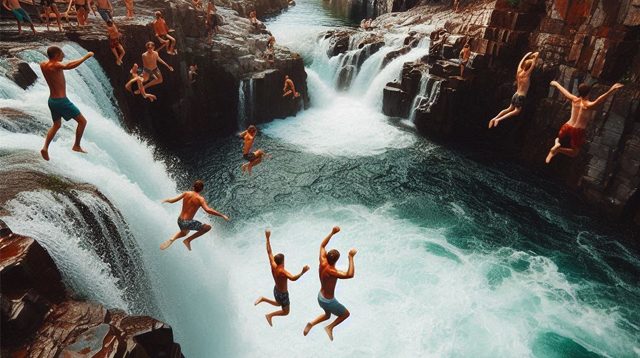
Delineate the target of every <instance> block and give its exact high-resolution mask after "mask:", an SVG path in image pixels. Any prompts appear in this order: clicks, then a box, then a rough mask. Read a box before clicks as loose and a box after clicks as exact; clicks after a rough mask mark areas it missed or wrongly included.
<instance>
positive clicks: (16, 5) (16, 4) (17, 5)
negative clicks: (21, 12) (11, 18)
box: [7, 0, 20, 10]
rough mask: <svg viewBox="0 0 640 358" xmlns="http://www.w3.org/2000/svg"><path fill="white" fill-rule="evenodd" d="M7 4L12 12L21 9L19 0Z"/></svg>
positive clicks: (9, 0)
mask: <svg viewBox="0 0 640 358" xmlns="http://www.w3.org/2000/svg"><path fill="white" fill-rule="evenodd" d="M7 2H8V3H9V7H10V8H11V10H15V9H19V8H20V2H19V1H18V0H8V1H7Z"/></svg>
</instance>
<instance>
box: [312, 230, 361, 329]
mask: <svg viewBox="0 0 640 358" xmlns="http://www.w3.org/2000/svg"><path fill="white" fill-rule="evenodd" d="M338 232H340V228H339V227H337V226H336V227H334V228H333V230H331V234H329V236H327V237H326V238H325V239H324V240H322V244H321V245H320V268H319V273H320V283H321V285H322V288H321V289H320V292H319V293H318V304H319V305H320V307H321V308H322V309H323V310H324V314H321V315H320V316H318V317H317V318H316V319H314V320H313V321H311V322H309V323H307V326H306V327H305V328H304V332H303V334H304V335H305V336H306V335H307V334H308V333H309V331H310V330H311V328H313V326H315V325H316V324H318V323H320V322H324V321H326V320H328V319H329V318H331V315H332V314H334V315H336V316H338V318H336V320H335V321H333V322H332V323H331V324H329V325H328V326H326V327H325V328H324V330H325V331H326V332H327V334H328V335H329V339H331V340H332V341H333V329H334V328H335V327H336V326H337V325H339V324H340V323H342V322H343V321H344V320H345V319H347V318H349V315H350V313H349V311H348V310H347V309H346V308H345V307H344V306H343V305H342V304H341V303H340V302H338V300H336V298H335V296H334V292H335V289H336V283H337V282H338V279H350V278H353V276H354V274H355V266H354V264H353V257H354V256H355V255H356V253H357V251H356V249H351V250H350V251H349V268H348V269H347V272H343V271H338V270H337V269H336V267H335V264H336V262H337V261H338V259H339V258H340V253H339V252H338V250H335V249H334V250H331V251H329V252H327V251H326V249H325V247H326V246H327V244H329V240H331V238H332V237H333V235H335V234H337V233H338Z"/></svg>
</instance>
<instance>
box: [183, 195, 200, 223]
mask: <svg viewBox="0 0 640 358" xmlns="http://www.w3.org/2000/svg"><path fill="white" fill-rule="evenodd" d="M203 201H204V198H203V197H202V196H201V195H200V194H198V193H196V192H195V191H188V192H186V193H184V197H183V198H182V212H181V213H180V220H191V219H193V217H194V216H195V215H196V213H197V212H198V209H200V207H201V206H202V202H203Z"/></svg>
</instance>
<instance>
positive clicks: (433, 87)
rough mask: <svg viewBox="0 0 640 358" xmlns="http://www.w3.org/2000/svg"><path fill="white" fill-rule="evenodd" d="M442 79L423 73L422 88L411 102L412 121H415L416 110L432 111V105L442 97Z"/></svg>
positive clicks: (410, 116)
mask: <svg viewBox="0 0 640 358" xmlns="http://www.w3.org/2000/svg"><path fill="white" fill-rule="evenodd" d="M442 81H443V80H442V79H437V78H435V77H432V76H429V75H428V74H426V73H423V74H422V77H421V78H420V88H419V89H418V93H416V96H415V98H414V99H413V103H412V104H411V113H410V114H409V119H410V120H411V122H414V121H415V119H416V112H418V111H420V112H422V113H429V112H431V107H432V106H433V105H434V104H435V103H436V102H437V101H438V98H439V97H440V86H441V85H442Z"/></svg>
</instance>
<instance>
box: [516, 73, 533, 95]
mask: <svg viewBox="0 0 640 358" xmlns="http://www.w3.org/2000/svg"><path fill="white" fill-rule="evenodd" d="M516 82H517V83H518V90H517V92H516V93H517V94H518V95H519V96H526V95H527V93H528V92H529V85H530V84H531V77H530V76H529V74H528V73H527V71H525V70H522V69H520V70H518V73H517V74H516Z"/></svg>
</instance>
